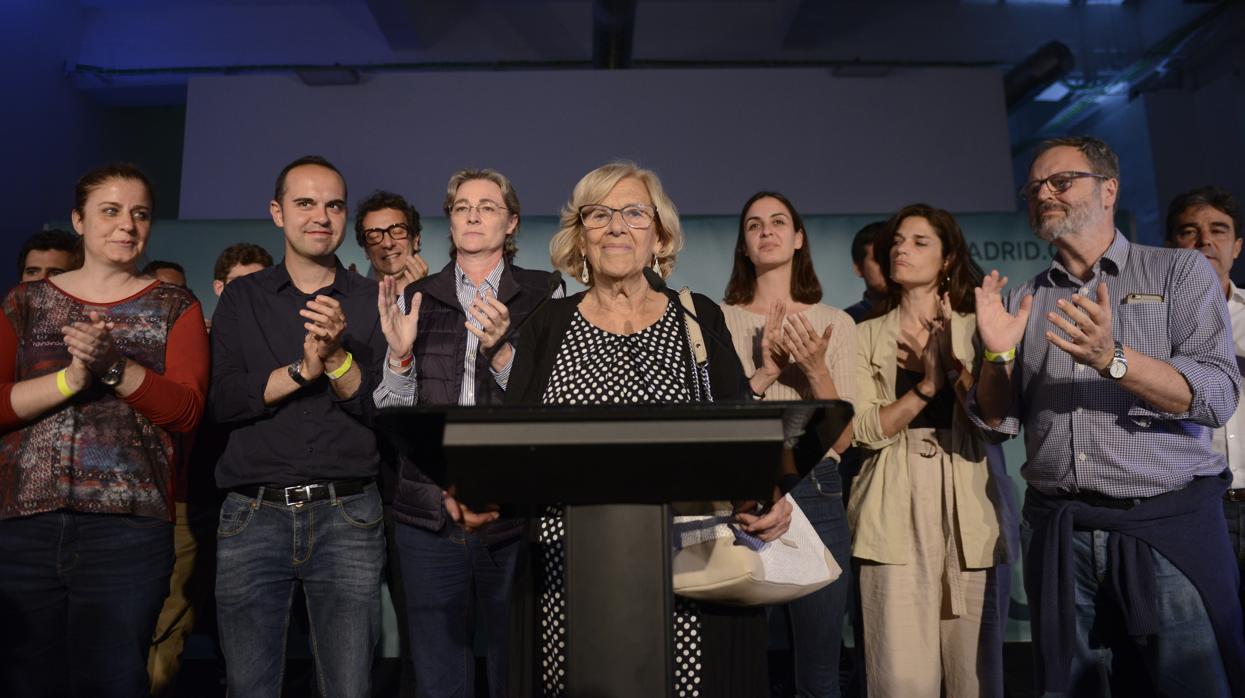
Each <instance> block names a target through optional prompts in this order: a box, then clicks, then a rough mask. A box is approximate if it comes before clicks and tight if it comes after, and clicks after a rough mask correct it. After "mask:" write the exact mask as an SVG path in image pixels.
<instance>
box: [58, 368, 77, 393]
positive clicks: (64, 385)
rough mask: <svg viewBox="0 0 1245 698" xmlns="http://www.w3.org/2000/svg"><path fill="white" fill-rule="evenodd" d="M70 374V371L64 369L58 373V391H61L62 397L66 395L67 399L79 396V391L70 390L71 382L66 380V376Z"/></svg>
mask: <svg viewBox="0 0 1245 698" xmlns="http://www.w3.org/2000/svg"><path fill="white" fill-rule="evenodd" d="M68 372H69V369H67V368H62V369H61V370H59V371H57V372H56V389H57V390H59V391H61V395H64V396H65V397H73V396H74V395H77V394H78V391H77V390H74V389H73V388H70V387H69V381H67V380H65V375H66V374H67V373H68Z"/></svg>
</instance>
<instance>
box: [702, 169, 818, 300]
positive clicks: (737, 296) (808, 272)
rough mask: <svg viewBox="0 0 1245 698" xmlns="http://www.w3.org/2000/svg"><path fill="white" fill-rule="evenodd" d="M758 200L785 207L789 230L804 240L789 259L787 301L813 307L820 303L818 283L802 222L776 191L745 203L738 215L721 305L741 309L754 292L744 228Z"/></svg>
mask: <svg viewBox="0 0 1245 698" xmlns="http://www.w3.org/2000/svg"><path fill="white" fill-rule="evenodd" d="M761 199H774V200H775V201H777V202H778V203H780V204H782V205H783V206H785V207H786V209H787V213H788V214H790V215H791V226H792V227H793V228H794V229H795V231H796V232H798V233H800V234H801V235H803V236H804V244H803V245H802V246H800V247H799V248H798V249H796V250H795V256H794V257H792V259H791V298H792V299H794V300H795V301H796V302H797V303H817V302H818V301H820V300H821V282H820V281H818V280H817V272H815V271H813V251H812V250H811V249H810V248H809V245H808V231H806V230H805V229H804V219H803V218H800V213H799V212H798V211H796V210H795V206H793V205H792V204H791V201H790V200H789V199H788V198H787V197H785V196H783V195H782V194H779V193H778V192H776V191H759V192H757V193H755V194H753V195H752V196H751V198H749V199H748V201H747V203H745V204H744V208H743V210H742V211H740V212H739V235H738V236H737V237H736V238H735V265H734V268H732V269H731V279H730V281H728V282H726V294H725V297H724V298H723V302H725V303H726V304H727V305H743V304H744V303H751V302H752V297H753V296H754V295H755V294H756V290H757V268H756V265H754V264H753V263H752V260H751V259H748V245H747V242H746V241H745V239H744V238H745V234H744V227H745V224H746V223H747V217H748V209H750V208H752V205H753V204H755V203H756V202H758V201H760V200H761Z"/></svg>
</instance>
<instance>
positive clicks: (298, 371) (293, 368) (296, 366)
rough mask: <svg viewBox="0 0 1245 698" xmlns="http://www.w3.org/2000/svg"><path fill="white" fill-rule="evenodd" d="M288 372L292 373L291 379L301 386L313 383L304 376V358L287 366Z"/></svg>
mask: <svg viewBox="0 0 1245 698" xmlns="http://www.w3.org/2000/svg"><path fill="white" fill-rule="evenodd" d="M285 371H286V373H289V374H290V380H292V381H294V382H295V383H297V384H298V385H299V387H303V386H308V385H311V381H309V380H307V379H306V378H303V360H302V359H299V360H298V361H295V362H294V363H292V364H290V365H289V366H286V367H285Z"/></svg>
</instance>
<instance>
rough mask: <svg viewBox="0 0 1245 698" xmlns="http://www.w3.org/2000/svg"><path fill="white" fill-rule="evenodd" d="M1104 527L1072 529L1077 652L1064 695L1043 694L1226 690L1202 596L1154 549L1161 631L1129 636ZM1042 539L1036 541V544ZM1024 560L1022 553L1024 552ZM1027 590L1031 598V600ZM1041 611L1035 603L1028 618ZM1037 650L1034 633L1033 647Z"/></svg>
mask: <svg viewBox="0 0 1245 698" xmlns="http://www.w3.org/2000/svg"><path fill="white" fill-rule="evenodd" d="M1020 536H1021V542H1022V543H1023V545H1024V547H1025V549H1026V551H1027V550H1028V548H1029V546H1030V545H1033V544H1034V541H1033V540H1032V538H1033V529H1032V528H1031V527H1030V524H1029V522H1028V517H1027V516H1026V517H1025V520H1024V521H1023V522H1022V523H1021V527H1020ZM1107 536H1108V533H1107V532H1106V531H1083V530H1076V531H1074V532H1073V534H1072V542H1073V547H1072V556H1073V560H1074V563H1075V565H1076V580H1075V586H1076V649H1075V652H1074V653H1073V656H1072V669H1071V677H1072V680H1071V686H1072V689H1071V690H1070V691H1069V692H1068V693H1067V694H1058V693H1051V692H1048V693H1046V694H1045V695H1046V696H1060V695H1069V696H1077V697H1080V696H1094V697H1109V696H1116V697H1117V698H1124V697H1128V698H1131V697H1132V696H1148V695H1155V694H1157V695H1163V696H1198V697H1199V698H1215V697H1217V696H1224V697H1225V698H1226V697H1227V696H1230V695H1231V691H1230V689H1229V687H1228V677H1227V673H1226V671H1225V670H1224V666H1223V660H1222V659H1221V658H1220V654H1219V645H1218V643H1217V642H1216V641H1215V631H1214V628H1212V627H1211V624H1210V618H1209V617H1208V616H1207V614H1206V607H1205V605H1204V604H1203V603H1202V596H1201V594H1199V593H1198V591H1197V589H1196V588H1195V587H1194V586H1193V583H1192V582H1190V581H1189V579H1188V577H1185V576H1184V574H1183V573H1182V572H1181V571H1180V570H1178V569H1177V568H1176V567H1175V565H1173V564H1172V563H1171V562H1170V561H1168V559H1167V558H1166V557H1163V556H1162V555H1160V554H1159V553H1158V552H1157V551H1153V550H1152V551H1151V553H1152V554H1153V556H1154V572H1155V578H1156V579H1155V583H1156V591H1157V597H1158V623H1159V631H1158V633H1157V634H1156V635H1154V636H1151V637H1149V638H1148V639H1147V641H1146V642H1145V643H1144V644H1139V643H1137V642H1136V641H1134V640H1133V638H1131V637H1129V635H1128V632H1127V630H1126V629H1125V628H1124V620H1123V618H1122V616H1121V615H1120V613H1119V610H1118V606H1117V602H1116V599H1115V598H1114V595H1113V593H1112V591H1111V589H1110V586H1109V583H1104V582H1106V581H1107V576H1106V575H1107ZM1039 544H1040V543H1039ZM1026 559H1029V558H1028V555H1027V554H1026ZM1033 598H1034V597H1033V594H1032V592H1030V594H1029V599H1030V603H1033ZM1039 613H1041V609H1040V608H1037V607H1036V606H1035V607H1034V608H1033V615H1035V616H1036V615H1038V614H1039ZM1036 649H1037V642H1036V638H1035V642H1034V650H1035V651H1036Z"/></svg>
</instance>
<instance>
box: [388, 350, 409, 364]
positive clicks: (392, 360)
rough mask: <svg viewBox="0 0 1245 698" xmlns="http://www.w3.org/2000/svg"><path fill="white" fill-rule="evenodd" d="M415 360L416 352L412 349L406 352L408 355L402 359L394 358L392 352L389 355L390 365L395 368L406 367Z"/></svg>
mask: <svg viewBox="0 0 1245 698" xmlns="http://www.w3.org/2000/svg"><path fill="white" fill-rule="evenodd" d="M414 362H415V352H412V351H408V352H406V356H405V357H403V358H401V359H398V360H397V361H395V360H394V358H393V355H392V354H390V355H389V365H390V366H392V367H394V368H406V367H407V366H410V365H411V364H412V363H414Z"/></svg>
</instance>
